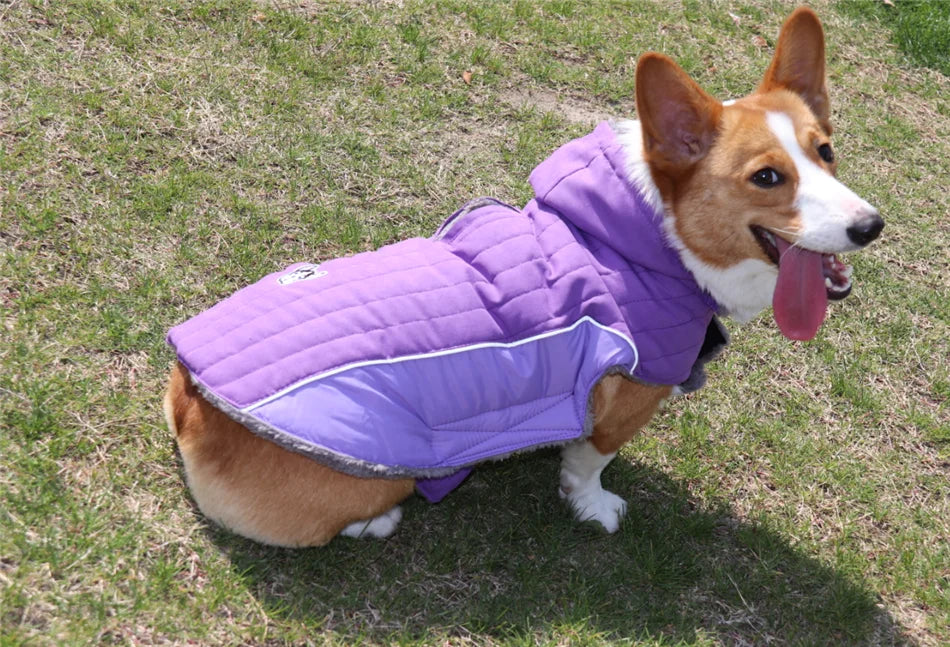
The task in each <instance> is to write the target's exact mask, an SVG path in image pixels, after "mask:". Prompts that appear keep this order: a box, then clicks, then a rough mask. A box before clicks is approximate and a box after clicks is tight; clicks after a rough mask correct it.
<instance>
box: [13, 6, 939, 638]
mask: <svg viewBox="0 0 950 647" xmlns="http://www.w3.org/2000/svg"><path fill="white" fill-rule="evenodd" d="M814 4H815V5H816V6H817V8H818V10H819V12H820V14H821V16H822V18H823V20H824V22H825V25H826V31H827V34H828V37H829V43H828V46H829V49H828V51H829V57H830V62H829V85H830V87H831V91H832V98H833V106H834V120H835V125H836V151H837V153H838V156H839V157H840V159H841V160H842V163H841V170H840V174H841V177H842V179H843V180H844V181H845V182H847V183H848V184H849V185H850V186H852V187H853V188H854V189H855V190H856V191H857V192H858V193H860V194H862V195H863V196H865V197H867V198H868V199H869V200H870V201H871V202H872V203H874V204H876V205H877V206H879V207H880V208H881V209H882V211H883V213H884V215H885V217H886V219H887V222H888V224H887V228H886V229H885V232H884V235H883V237H882V239H881V240H880V241H879V242H878V243H876V244H875V245H874V246H873V247H872V248H871V249H869V250H867V251H866V252H864V253H862V254H859V255H854V257H853V258H852V259H851V260H852V262H853V263H854V265H855V274H856V282H857V285H856V288H855V292H854V294H853V295H852V296H851V297H849V298H848V299H847V300H845V301H844V302H842V303H840V304H836V305H834V306H833V307H832V309H831V311H830V316H829V320H828V321H827V322H826V324H825V326H824V328H823V329H822V331H821V333H820V335H819V337H818V339H816V340H815V341H814V342H811V343H808V344H793V343H790V342H788V341H786V340H784V339H782V338H781V337H780V336H779V335H778V334H777V332H776V330H775V327H774V325H773V324H772V323H771V321H770V318H769V317H768V316H763V317H762V318H760V319H759V320H757V321H756V322H754V323H753V324H750V325H748V326H745V327H741V328H740V327H738V326H732V332H733V338H734V344H733V346H732V347H731V348H730V350H729V351H728V353H727V354H726V355H725V356H724V357H723V358H722V359H721V360H720V361H719V362H717V363H716V364H715V365H714V366H712V367H711V379H710V384H709V386H708V387H707V388H706V389H704V390H703V391H701V392H699V393H697V394H695V395H692V396H689V397H688V398H685V399H682V400H679V401H676V402H674V403H672V404H670V405H669V406H668V407H667V408H666V409H665V410H664V411H663V412H662V414H661V415H660V416H659V417H658V418H657V419H656V420H655V421H654V422H653V423H652V424H651V425H650V428H649V429H648V430H647V432H646V433H645V434H644V435H643V436H642V437H641V438H639V439H638V440H637V441H635V442H634V443H633V444H631V445H630V446H629V447H628V448H626V449H625V450H624V452H623V453H622V455H621V459H620V460H618V461H615V462H614V464H613V465H612V466H611V467H609V468H608V470H607V471H606V473H605V475H604V480H605V483H606V485H607V487H608V488H610V489H612V490H614V491H615V492H618V493H620V494H621V495H622V496H624V497H625V498H627V499H628V501H629V502H630V512H629V515H628V518H627V519H626V521H625V523H624V526H623V528H622V530H621V532H620V533H618V534H616V535H612V536H608V535H606V534H604V533H602V532H600V531H599V530H598V529H597V528H595V527H591V526H590V525H587V524H580V525H578V524H576V523H574V522H573V521H572V520H571V519H570V515H569V513H568V512H567V510H565V509H564V507H563V505H562V503H561V502H560V501H559V500H558V497H557V493H556V482H557V457H556V454H554V453H552V452H540V453H538V454H536V455H533V456H530V457H525V458H519V459H517V460H513V461H508V462H505V463H502V464H497V465H491V466H488V467H485V468H482V469H479V470H478V471H477V472H476V474H475V475H474V476H473V477H472V478H471V479H469V481H467V482H466V483H465V484H464V485H463V486H462V487H461V488H460V489H459V490H458V491H457V492H456V493H454V494H453V495H452V496H451V497H449V498H448V499H447V500H446V501H445V502H443V503H442V504H440V505H438V506H429V505H427V504H424V503H423V502H421V501H418V500H410V501H409V502H408V504H407V506H406V510H405V512H406V514H405V520H404V522H403V525H402V526H401V527H400V529H399V531H398V532H397V534H396V535H395V536H394V537H392V538H390V539H389V540H386V541H379V542H377V541H353V540H347V539H340V540H336V541H334V542H332V543H331V544H330V545H329V546H327V547H325V548H323V549H315V550H301V551H285V550H277V549H272V548H267V547H262V546H259V545H255V544H253V543H251V542H247V541H244V540H242V539H240V538H237V537H234V536H231V535H229V534H227V533H225V532H224V531H221V530H219V529H217V528H215V527H213V526H211V525H209V524H208V523H207V521H206V520H205V519H203V518H202V517H201V515H200V514H199V513H198V512H197V510H196V509H195V507H194V505H193V503H192V502H191V501H190V499H189V497H188V495H187V492H186V490H185V488H184V486H183V483H182V478H181V472H180V464H179V460H178V458H177V456H176V454H175V451H174V447H173V443H172V441H171V439H170V437H169V435H168V433H167V431H166V430H165V429H164V428H163V422H162V419H161V413H160V397H161V392H162V389H163V383H164V380H165V377H166V374H167V370H168V368H169V366H170V363H171V360H172V354H171V352H170V351H169V349H168V348H167V347H166V346H165V344H164V335H165V332H166V331H167V329H168V328H169V327H170V326H172V325H174V324H175V323H178V322H180V321H182V320H183V319H185V318H187V317H188V316H190V315H192V314H194V313H196V312H198V311H200V310H202V309H204V308H206V307H208V306H210V305H211V304H213V303H214V302H216V301H217V300H219V299H221V298H222V297H224V296H226V295H227V294H229V293H230V292H232V291H234V290H235V289H237V288H239V287H241V286H243V285H246V284H247V283H248V282H251V281H254V280H256V279H257V278H259V277H260V276H261V275H263V274H265V273H267V272H271V271H274V270H276V269H278V268H280V267H284V266H286V265H287V264H289V263H291V262H295V261H301V260H320V259H325V258H329V257H332V256H336V255H340V254H347V253H352V252H356V251H360V250H364V249H372V248H375V247H378V246H380V245H383V244H386V243H388V242H391V241H394V240H397V239H401V238H405V237H408V236H412V235H426V234H428V233H429V232H431V231H433V230H434V229H435V227H436V226H437V225H438V224H439V222H440V220H441V218H442V217H444V216H446V215H448V214H450V213H451V212H452V211H454V210H455V209H456V208H457V207H458V205H459V204H461V203H463V202H464V201H466V200H467V199H469V198H470V197H472V196H477V195H495V196H497V197H499V198H501V199H504V200H506V201H508V202H512V203H521V202H524V201H525V200H526V199H527V197H528V196H529V195H530V188H529V186H528V184H527V182H526V178H527V175H528V173H529V172H530V171H531V169H532V168H534V166H535V165H536V164H537V163H538V162H539V161H540V160H541V159H543V158H544V157H545V156H546V155H547V154H549V153H550V152H551V151H552V150H553V149H554V148H556V147H557V146H558V145H559V144H561V143H563V142H565V141H567V140H568V139H570V138H571V137H573V136H576V135H580V134H582V133H584V132H586V131H587V130H589V128H590V127H591V125H592V123H593V121H594V120H595V119H596V115H603V114H613V115H632V113H633V106H634V100H633V69H634V65H635V60H636V57H637V55H638V54H639V53H641V52H643V51H645V50H647V49H656V50H659V51H663V52H666V53H668V54H670V55H672V56H674V57H675V58H676V59H677V60H679V61H680V62H681V63H682V64H683V66H684V67H685V68H686V69H687V70H688V71H689V72H690V73H691V74H693V75H694V76H695V77H696V78H697V79H698V80H699V82H700V83H701V84H702V85H703V86H704V87H706V88H707V89H708V90H709V91H711V92H713V93H715V94H716V95H718V96H722V97H727V96H737V95H740V94H743V93H746V92H748V91H750V90H751V89H752V88H753V87H754V86H755V84H756V82H757V80H758V77H759V75H760V74H761V73H762V71H763V70H764V68H765V66H766V64H767V62H768V57H769V56H770V53H771V51H770V49H769V48H770V47H771V46H773V45H774V42H775V35H776V34H777V29H778V26H779V24H780V23H781V20H782V19H783V17H784V15H785V14H786V13H787V12H788V10H789V8H790V5H789V4H787V3H782V2H775V1H771V0H757V1H755V2H749V3H744V4H743V6H741V7H730V8H729V10H730V11H731V12H732V13H733V14H734V16H735V18H736V20H734V19H733V18H732V17H731V16H730V15H729V14H728V12H727V11H726V10H725V8H724V7H723V5H721V4H718V3H711V2H701V1H689V2H682V3H677V4H670V3H665V2H663V3H652V2H634V3H582V2H571V1H569V0H561V1H554V2H515V3H484V2H474V1H468V0H456V1H454V2H441V3H438V4H436V5H434V6H433V5H432V4H430V3H421V2H415V1H411V0H410V1H408V2H405V3H355V2H354V3H344V2H339V3H322V2H294V3H277V4H275V3H259V4H258V3H253V2H243V3H240V2H223V1H208V2H183V1H180V0H170V1H168V2H163V3H151V2H144V1H143V0H125V1H123V2H115V3H106V2H96V1H93V0H75V1H74V0H68V1H63V2H57V3H42V2H38V1H22V2H15V3H11V4H7V5H3V6H2V8H0V81H2V82H0V368H2V370H0V467H2V469H0V645H4V646H6V645H21V644H30V645H33V644H64V645H76V644H97V645H98V644H135V643H141V644H160V643H163V642H172V643H176V642H180V643H185V642H189V641H192V642H193V643H198V644H249V645H281V644H309V643H312V644H330V645H353V644H397V645H430V644H440V645H441V644H451V645H475V644H479V645H482V644H488V645H511V646H519V645H564V644H570V645H604V644H643V645H719V644H735V645H741V644H768V643H771V644H789V645H819V644H826V645H841V644H848V645H850V644H866V645H890V644H908V645H941V644H947V643H948V642H950V631H948V629H947V628H948V627H950V594H948V591H950V580H948V577H950V554H948V552H950V547H948V546H950V544H948V537H950V483H948V476H950V411H948V398H950V361H948V357H950V348H948V342H947V340H948V338H950V320H948V313H950V279H948V276H950V257H948V255H947V253H946V250H947V248H948V245H950V235H948V229H947V220H946V214H947V213H948V212H950V198H948V195H947V191H946V179H947V177H950V161H948V160H950V100H948V97H950V81H948V79H947V77H946V76H945V75H944V74H945V73H946V70H944V73H941V72H939V71H936V70H934V69H930V68H917V67H911V66H909V65H908V64H907V58H906V57H905V55H904V54H903V53H902V52H901V51H898V50H897V49H896V48H895V46H893V45H891V40H890V39H891V38H892V32H891V31H890V27H889V26H888V25H889V22H888V20H885V19H883V18H881V19H878V17H877V16H878V14H877V13H872V12H871V11H869V12H857V13H856V12H854V11H853V8H852V7H851V6H848V5H838V4H835V3H829V2H816V3H814ZM898 5H899V6H898V8H897V11H898V12H899V14H900V15H901V16H904V15H907V14H910V13H916V11H915V10H914V9H913V8H912V7H911V8H908V7H909V6H910V5H905V3H902V2H900V0H898ZM914 6H916V5H914ZM922 6H923V5H922ZM929 6H931V7H936V8H937V9H938V10H939V9H940V8H941V7H942V6H943V5H942V4H940V3H936V4H931V5H929ZM282 7H283V8H282ZM873 11H874V12H877V11H878V9H877V8H875V9H873ZM880 11H881V12H884V11H889V10H888V9H885V8H881V9H880ZM882 15H883V14H882ZM931 22H932V23H933V24H935V25H936V24H937V23H939V19H938V20H933V21H931ZM924 31H925V30H922V29H921V30H918V33H920V34H923V33H924ZM756 37H764V38H765V39H766V47H765V48H763V47H762V46H761V42H760V41H759V40H758V39H757V38H756ZM921 42H922V43H924V46H925V48H926V49H928V50H930V51H937V52H939V51H940V50H939V47H940V46H941V45H940V43H941V41H939V40H934V41H924V40H922V39H921ZM928 42H929V43H933V44H928ZM942 42H944V43H945V42H946V41H945V40H944V41H942ZM757 43H758V44H757ZM942 51H943V52H944V53H945V52H946V51H947V48H946V47H944V48H943V50H942ZM944 60H945V59H944ZM937 67H939V65H938V66H937ZM466 71H469V72H471V73H472V77H471V83H470V84H469V83H466V82H465V81H464V80H463V78H462V75H463V72H466Z"/></svg>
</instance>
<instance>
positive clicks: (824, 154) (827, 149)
mask: <svg viewBox="0 0 950 647" xmlns="http://www.w3.org/2000/svg"><path fill="white" fill-rule="evenodd" d="M818 157H820V158H821V159H823V160H825V161H826V162H828V163H829V164H831V163H832V162H834V161H835V152H834V151H833V150H831V144H822V145H821V146H819V147H818Z"/></svg>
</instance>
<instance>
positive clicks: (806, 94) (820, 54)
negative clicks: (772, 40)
mask: <svg viewBox="0 0 950 647" xmlns="http://www.w3.org/2000/svg"><path fill="white" fill-rule="evenodd" d="M779 88H781V89H785V90H791V91H792V92H794V93H796V94H797V95H799V96H800V97H801V98H802V99H804V100H805V103H807V104H808V107H810V108H811V111H812V112H813V113H814V114H815V116H816V117H817V118H818V121H819V123H820V124H821V127H822V128H824V129H825V132H827V133H828V134H829V135H830V134H831V108H830V106H829V102H828V88H827V87H826V86H825V34H824V31H822V28H821V21H819V20H818V16H817V15H815V12H814V11H812V10H811V9H809V8H807V7H799V8H798V9H796V10H795V11H794V12H792V15H790V16H789V17H788V18H787V19H786V20H785V24H784V25H782V31H780V32H779V35H778V44H777V45H776V46H775V56H773V57H772V63H771V64H770V65H769V69H768V70H766V72H765V78H763V79H762V83H761V84H760V85H759V89H758V91H759V92H769V91H771V90H775V89H779Z"/></svg>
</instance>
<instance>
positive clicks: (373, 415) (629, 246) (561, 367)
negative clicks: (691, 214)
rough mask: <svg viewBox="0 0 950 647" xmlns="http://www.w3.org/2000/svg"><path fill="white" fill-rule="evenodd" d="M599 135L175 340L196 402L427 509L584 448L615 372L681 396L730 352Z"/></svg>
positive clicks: (213, 314) (291, 271)
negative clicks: (411, 489) (402, 234)
mask: <svg viewBox="0 0 950 647" xmlns="http://www.w3.org/2000/svg"><path fill="white" fill-rule="evenodd" d="M625 168H626V166H625V160H624V153H623V151H622V149H621V146H620V144H619V143H618V141H617V138H616V136H615V134H614V132H613V130H612V129H611V127H610V126H609V125H608V124H607V123H602V124H600V125H599V126H598V127H597V128H596V129H595V130H594V132H593V133H591V134H590V135H588V136H586V137H583V138H581V139H577V140H575V141H573V142H570V143H568V144H567V145H565V146H563V147H562V148H560V149H559V150H557V151H556V152H555V153H554V154H553V155H552V156H551V157H550V158H549V159H548V160H546V161H545V162H543V163H542V164H541V165H540V166H538V168H537V169H535V171H534V172H533V173H532V174H531V177H530V182H531V184H532V186H533V187H534V190H535V198H534V199H532V200H531V201H530V202H529V203H528V204H527V206H525V208H524V209H522V210H520V211H519V210H516V209H514V208H512V207H509V206H507V205H504V204H501V203H499V202H497V201H494V200H488V199H483V200H479V201H476V202H474V203H470V204H469V205H468V206H466V207H465V208H463V209H461V210H460V211H458V212H456V213H455V214H454V215H453V216H452V217H451V218H449V219H448V220H447V221H446V222H445V224H443V225H442V227H441V228H440V229H439V231H438V232H437V233H436V234H435V236H433V237H432V238H427V239H423V238H413V239H410V240H406V241H403V242H400V243H396V244H393V245H389V246H387V247H383V248H381V249H379V250H377V251H374V252H367V253H363V254H358V255H355V256H351V257H347V258H340V259H334V260H330V261H327V262H324V263H321V264H319V265H315V264H309V263H304V264H297V265H292V266H290V267H289V268H287V269H286V270H282V271H280V272H277V273H275V274H271V275H269V276H266V277H264V278H263V279H261V280H260V281H259V282H257V283H255V284H253V285H251V286H248V287H246V288H244V289H242V290H239V291H238V292H236V293H235V294H234V295H232V296H231V297H229V298H228V299H225V300H224V301H222V302H221V303H218V304H217V305H215V306H214V307H212V308H211V309H210V310H207V311H205V312H203V313H201V314H199V315H198V316H196V317H194V318H192V319H190V320H188V321H186V322H185V323H183V324H181V325H179V326H177V327H175V328H173V329H172V330H171V332H170V333H169V335H168V340H169V343H170V344H172V345H173V346H174V347H175V349H176V351H177V353H178V358H179V360H180V361H181V362H182V363H183V364H184V365H185V367H186V368H187V369H188V370H189V371H190V373H191V376H192V380H193V381H194V382H195V384H196V385H197V386H198V388H199V389H200V390H201V392H202V393H203V394H204V395H205V396H206V397H207V398H208V399H209V400H210V401H211V402H212V403H213V404H215V405H216V406H218V407H219V408H221V409H222V410H223V411H224V412H225V413H227V414H228V415H230V416H231V417H233V418H234V419H236V420H237V421H238V422H241V423H242V424H244V425H246V426H247V427H248V428H250V429H251V430H252V431H254V432H255V433H257V434H259V435H261V436H263V437H265V438H267V439H269V440H272V441H274V442H276V443H278V444H280V445H281V446H283V447H286V448H288V449H291V450H293V451H296V452H299V453H302V454H304V455H307V456H309V457H311V458H314V459H316V460H318V461H321V462H323V463H325V464H328V465H330V466H331V467H334V468H336V469H339V470H341V471H343V472H346V473H349V474H353V475H356V476H364V477H392V478H395V477H415V478H417V479H418V481H417V483H418V486H419V489H420V491H421V492H422V493H423V494H424V495H426V496H427V497H428V498H429V499H430V500H439V499H441V498H442V496H444V495H445V494H447V493H448V491H449V490H451V489H452V488H453V487H455V485H457V484H458V483H459V482H460V481H461V480H462V479H463V478H464V476H465V475H466V474H467V473H468V471H469V468H470V467H471V466H472V465H474V464H476V463H478V462H480V461H483V460H486V459H490V458H498V457H502V456H505V455H508V454H511V453H513V452H517V451H521V450H525V449H528V448H533V447H539V446H544V445H558V444H564V443H567V442H569V441H571V440H574V439H577V438H581V437H586V436H588V435H589V434H590V433H591V431H592V428H591V427H592V416H591V411H590V409H591V407H590V401H591V393H592V390H593V387H594V385H595V384H596V383H597V381H598V380H600V379H601V378H602V377H604V376H605V375H607V374H609V373H620V374H622V375H624V376H627V377H629V378H631V379H635V380H639V381H641V382H644V383H650V384H669V385H680V387H681V389H682V390H692V389H695V388H698V387H699V386H701V385H702V383H703V381H704V372H703V364H705V362H706V361H708V359H710V358H711V357H712V356H714V355H715V354H717V353H718V351H719V350H720V349H721V347H722V346H724V345H725V343H726V336H725V331H724V330H723V329H722V328H721V326H720V325H719V323H718V320H717V319H716V318H715V316H714V314H715V310H716V303H715V302H714V301H713V299H712V298H711V297H710V296H709V295H708V294H707V293H705V292H704V291H703V290H702V289H700V287H699V286H698V285H697V284H696V282H695V280H694V279H693V277H692V275H691V274H690V273H689V272H688V271H687V270H686V268H685V267H684V266H683V264H682V263H681V262H680V259H679V256H678V254H677V253H676V252H675V251H674V250H673V249H672V248H671V247H670V246H669V245H668V244H667V243H666V241H665V238H664V236H663V234H662V230H661V218H660V216H658V215H657V214H656V213H654V212H653V210H652V209H651V208H650V207H649V206H648V205H647V204H646V202H645V201H644V200H643V198H642V197H641V195H640V192H639V191H638V190H637V188H636V187H634V186H633V185H631V184H630V181H629V179H628V177H627V174H626V172H625Z"/></svg>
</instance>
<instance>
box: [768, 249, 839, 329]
mask: <svg viewBox="0 0 950 647" xmlns="http://www.w3.org/2000/svg"><path fill="white" fill-rule="evenodd" d="M775 240H776V243H777V244H778V254H779V266H778V282H777V283H776V284H775V293H774V294H773V295H772V310H773V311H774V315H775V323H777V324H778V327H779V330H781V331H782V334H783V335H785V336H786V337H788V338H789V339H798V340H801V341H807V340H809V339H813V338H814V337H815V335H816V334H817V333H818V328H819V327H820V326H821V322H822V321H824V320H825V308H826V307H827V306H828V291H827V290H826V289H825V277H824V274H823V273H822V269H821V268H822V258H821V254H818V253H816V252H810V251H807V250H804V249H802V248H800V247H792V246H791V245H789V244H788V242H786V241H784V240H782V239H781V238H779V237H778V236H776V237H775Z"/></svg>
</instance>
